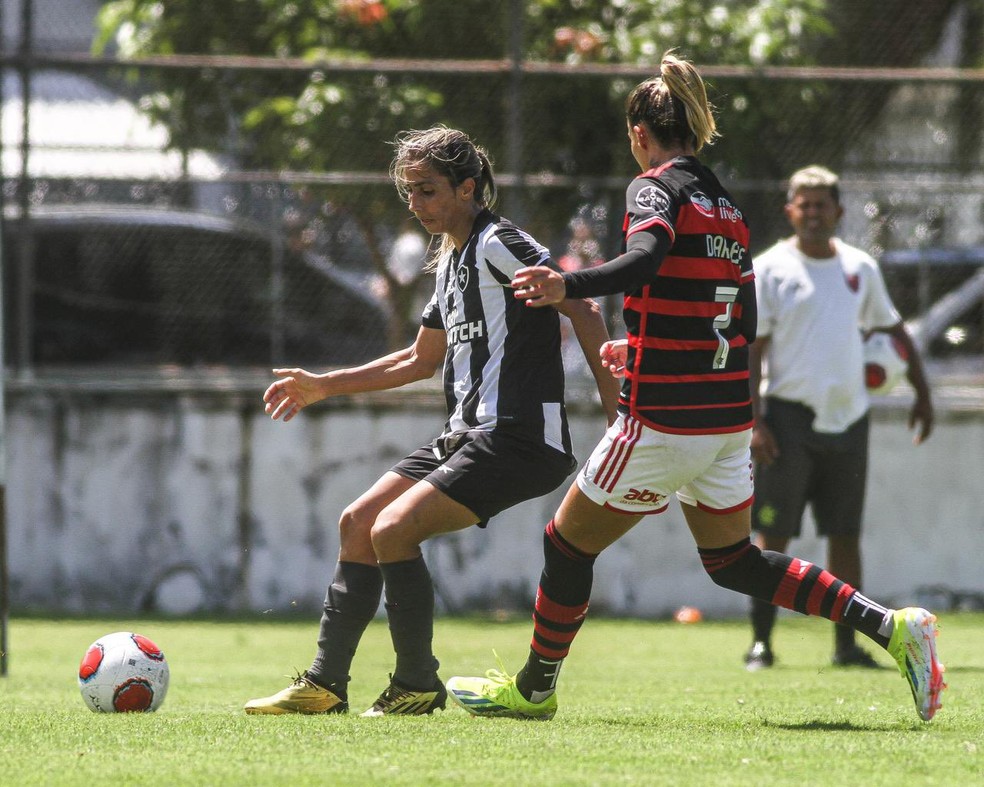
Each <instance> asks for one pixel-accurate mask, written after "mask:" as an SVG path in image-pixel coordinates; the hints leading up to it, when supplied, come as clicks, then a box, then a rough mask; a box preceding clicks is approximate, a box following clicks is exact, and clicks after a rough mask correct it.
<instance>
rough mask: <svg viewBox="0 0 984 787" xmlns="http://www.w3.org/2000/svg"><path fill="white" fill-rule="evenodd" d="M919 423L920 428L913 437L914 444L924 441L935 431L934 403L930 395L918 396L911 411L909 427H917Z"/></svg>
mask: <svg viewBox="0 0 984 787" xmlns="http://www.w3.org/2000/svg"><path fill="white" fill-rule="evenodd" d="M917 424H918V426H919V430H918V431H917V432H916V434H915V435H914V436H913V438H912V442H913V444H914V445H919V444H920V443H922V442H924V441H925V440H926V439H927V438H928V437H929V435H930V434H931V433H932V431H933V403H932V401H930V398H929V397H928V396H925V397H920V396H917V397H916V401H915V402H914V403H913V405H912V410H911V411H910V412H909V428H910V429H915V428H916V425H917Z"/></svg>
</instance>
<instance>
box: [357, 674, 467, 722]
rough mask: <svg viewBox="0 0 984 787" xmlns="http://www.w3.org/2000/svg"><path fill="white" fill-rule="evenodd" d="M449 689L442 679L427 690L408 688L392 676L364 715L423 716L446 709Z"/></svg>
mask: <svg viewBox="0 0 984 787" xmlns="http://www.w3.org/2000/svg"><path fill="white" fill-rule="evenodd" d="M447 701H448V690H447V689H446V688H444V684H443V683H441V681H440V680H437V682H436V683H435V684H434V686H433V688H431V689H429V690H427V691H417V690H415V689H407V688H404V687H403V686H401V685H400V684H398V683H397V682H396V681H395V680H393V677H392V676H390V685H389V686H387V687H386V689H385V690H384V691H383V693H382V694H380V695H379V697H378V698H377V700H376V701H375V702H374V703H373V704H372V707H371V708H369V710H367V711H366V712H365V713H363V714H362V715H363V716H391V715H392V716H423V715H424V714H427V713H433V712H434V711H436V710H444V706H445V705H446V704H447Z"/></svg>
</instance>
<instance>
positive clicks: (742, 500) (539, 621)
mask: <svg viewBox="0 0 984 787" xmlns="http://www.w3.org/2000/svg"><path fill="white" fill-rule="evenodd" d="M626 120H627V130H628V138H629V148H630V150H631V152H632V155H633V158H634V159H635V161H636V163H637V164H638V165H639V168H640V169H641V170H642V174H641V175H639V176H638V177H636V178H635V179H634V180H633V181H632V183H631V184H630V185H629V187H628V189H627V190H626V215H625V222H624V225H623V226H624V230H623V244H622V245H623V253H622V254H621V255H620V256H618V257H616V258H615V259H614V260H610V261H608V262H605V263H604V264H602V265H599V266H597V267H594V268H589V269H587V270H581V271H577V272H570V273H559V272H557V271H554V270H549V269H547V268H544V267H542V266H541V267H530V268H524V269H522V270H520V271H518V272H517V274H516V276H515V277H514V278H513V282H512V284H513V286H514V287H515V288H516V297H517V298H519V299H521V300H523V301H525V302H526V303H527V305H528V306H530V307H532V308H534V309H536V308H542V307H545V306H549V305H551V304H559V303H562V302H564V300H565V299H567V298H582V297H596V296H601V295H608V294H613V293H624V307H623V314H624V318H625V325H626V329H627V332H628V338H627V341H619V342H609V343H607V344H606V345H605V362H606V365H608V366H609V368H610V369H611V370H612V371H614V372H617V373H619V374H624V377H625V381H624V383H623V386H622V392H621V395H620V397H619V406H618V411H619V414H618V420H617V421H616V422H615V424H614V425H612V426H611V427H609V429H608V432H607V433H606V434H605V436H604V438H603V439H602V441H601V442H600V443H599V444H598V445H597V447H596V448H595V450H594V452H593V453H592V454H591V456H590V457H589V458H588V461H587V463H586V464H585V466H584V467H583V469H582V470H581V472H579V473H578V475H577V478H576V481H575V483H574V484H573V485H572V486H571V487H570V489H569V490H568V492H567V496H566V497H565V498H564V500H563V502H562V503H561V505H560V508H559V509H558V510H557V512H556V514H555V515H554V518H553V519H552V520H551V521H550V522H548V523H547V526H546V529H545V531H544V538H543V550H544V564H543V572H542V573H541V575H540V585H539V587H538V589H537V593H536V601H535V605H534V613H533V620H534V625H533V636H532V639H531V642H530V650H529V655H528V657H527V661H526V664H525V665H524V666H523V668H522V669H521V670H520V671H519V672H518V673H517V674H516V675H514V676H510V675H508V674H507V673H505V671H504V670H503V669H502V668H501V665H500V669H498V670H497V669H492V670H489V671H488V672H487V673H486V676H485V677H484V678H483V677H452V678H451V679H450V680H449V681H448V683H447V689H448V692H449V693H450V694H451V696H452V698H453V699H454V700H455V701H456V702H457V703H458V704H459V705H460V706H461V707H463V708H464V709H465V710H467V711H468V712H469V713H472V714H474V715H477V716H493V717H494V716H506V717H512V718H527V719H543V720H545V719H550V718H552V717H553V716H554V714H555V713H556V710H557V694H556V688H557V682H558V678H559V675H560V670H561V666H562V664H563V662H564V660H565V659H566V658H567V656H568V653H569V651H570V648H571V645H572V643H573V641H574V639H575V637H576V636H577V633H578V631H579V629H580V627H581V625H582V624H583V623H584V620H585V617H586V615H587V612H588V604H589V600H590V596H591V588H592V584H593V581H594V563H595V560H596V559H597V557H598V555H599V554H600V553H601V552H602V550H604V549H605V548H606V547H608V546H609V545H610V544H612V543H614V542H615V541H616V540H618V539H619V538H620V537H621V536H623V535H624V534H625V533H627V532H628V531H629V530H631V529H632V528H633V527H634V526H635V525H636V524H638V523H639V522H640V521H642V519H643V518H644V516H645V515H647V514H657V513H660V512H661V511H663V510H664V509H665V508H666V507H667V505H668V504H669V497H670V496H671V495H673V494H675V495H676V497H677V500H678V501H679V503H680V505H681V508H682V509H683V513H684V517H685V518H686V521H687V524H688V526H689V528H690V531H691V534H692V535H693V538H694V541H695V543H696V546H697V552H698V554H699V555H700V559H701V563H702V564H703V567H704V569H705V570H706V571H707V573H708V575H709V576H710V578H711V579H712V580H713V581H714V582H715V583H716V584H717V585H719V586H721V587H724V588H727V589H729V590H734V591H737V592H739V593H744V594H746V595H749V596H752V597H753V598H757V599H761V600H762V601H764V602H767V603H769V604H776V605H779V606H783V607H787V608H790V609H794V610H796V611H797V612H802V613H804V614H809V615H820V616H823V617H826V618H828V619H829V620H833V621H835V622H837V623H842V624H844V625H846V626H849V627H850V628H853V629H857V630H858V631H861V632H862V633H863V634H865V635H866V636H868V637H870V638H871V639H872V640H873V641H874V642H876V643H878V644H879V645H880V646H881V647H883V648H885V649H886V650H888V651H889V653H890V654H891V655H892V657H893V658H894V659H895V661H896V663H897V664H898V667H899V671H900V673H901V674H902V675H903V676H904V677H905V678H906V680H907V681H908V683H909V686H910V689H911V692H912V696H913V699H914V701H915V704H916V710H917V712H918V714H919V716H920V718H922V719H924V720H929V719H930V718H932V717H933V715H934V714H935V713H936V710H937V708H938V707H939V705H940V703H939V699H940V693H941V692H942V690H943V688H944V685H943V677H942V673H943V667H942V665H941V664H940V663H939V661H938V659H937V656H936V644H935V637H936V633H937V632H936V624H935V621H936V618H935V616H934V615H932V614H931V613H930V612H928V611H927V610H925V609H920V608H914V607H909V608H904V609H898V610H895V609H889V608H887V607H884V606H882V605H881V604H879V603H877V602H876V601H873V600H871V599H869V598H866V597H865V596H863V595H861V593H859V592H858V591H857V590H856V589H855V588H854V587H852V586H851V585H850V584H849V583H847V582H844V581H843V580H841V579H838V578H837V577H836V576H834V575H833V574H831V573H830V572H828V571H826V570H824V569H822V568H821V567H820V566H816V565H813V564H812V563H809V562H807V561H805V560H801V559H799V558H794V557H790V556H788V555H785V554H781V553H779V552H773V551H768V550H762V549H760V548H759V547H758V546H756V545H755V544H753V543H751V538H750V535H751V506H752V500H753V486H752V472H751V470H752V461H751V451H750V445H751V439H752V425H753V412H752V402H751V396H750V392H749V361H748V346H749V344H751V343H752V342H753V341H754V340H755V335H756V320H757V316H756V297H755V283H754V275H753V266H752V259H751V255H750V254H749V251H748V227H747V225H746V223H745V219H744V217H743V215H742V213H741V211H740V210H739V209H738V207H737V206H736V205H735V204H734V201H733V198H732V197H731V195H730V194H729V193H728V191H727V190H726V189H725V188H724V187H723V186H722V185H721V183H720V182H719V181H718V179H717V177H716V176H715V175H714V173H713V172H712V171H711V170H710V169H708V168H707V167H706V166H704V165H703V164H702V163H701V162H700V160H699V159H698V158H697V157H696V154H697V153H698V152H699V151H700V150H701V148H702V147H703V146H704V145H706V144H707V143H709V142H711V141H712V140H713V139H714V138H715V137H716V136H717V131H716V124H715V121H714V116H713V112H712V108H711V105H710V103H709V102H708V100H707V92H706V88H705V86H704V82H703V80H702V78H701V76H700V74H699V73H698V72H697V70H696V69H695V68H694V67H693V65H692V64H690V63H689V62H687V61H685V60H681V59H680V58H678V57H676V56H675V55H673V54H672V53H669V52H668V53H666V54H664V55H663V58H662V61H661V63H660V71H659V75H658V76H656V77H653V78H651V79H648V80H646V81H644V82H642V83H640V84H639V85H637V86H636V87H635V88H634V89H633V90H632V92H631V93H630V95H629V98H628V101H627V103H626ZM654 570H655V567H654ZM644 668H645V667H644V665H640V669H644ZM657 668H658V667H657ZM613 680H615V681H619V680H621V681H623V682H625V683H626V684H627V685H626V690H627V691H631V690H632V684H631V676H617V677H614V678H613ZM665 699H666V698H665V697H661V698H660V700H659V701H665Z"/></svg>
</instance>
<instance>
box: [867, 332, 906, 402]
mask: <svg viewBox="0 0 984 787" xmlns="http://www.w3.org/2000/svg"><path fill="white" fill-rule="evenodd" d="M908 370H909V354H908V352H906V349H905V346H904V345H903V344H902V343H901V342H900V341H899V340H898V339H896V338H895V337H894V336H891V335H889V334H887V333H883V332H880V331H879V332H875V333H872V334H871V335H870V336H868V338H867V339H865V341H864V384H865V386H867V388H868V393H873V394H887V393H889V392H890V391H891V390H892V389H893V388H894V387H895V386H896V385H898V384H899V383H900V382H902V380H904V379H905V375H906V372H907V371H908Z"/></svg>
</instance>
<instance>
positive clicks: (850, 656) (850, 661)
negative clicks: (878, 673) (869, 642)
mask: <svg viewBox="0 0 984 787" xmlns="http://www.w3.org/2000/svg"><path fill="white" fill-rule="evenodd" d="M831 661H832V662H833V665H834V666H835V667H862V668H864V669H881V664H879V663H878V662H877V661H875V659H874V657H873V656H872V655H871V654H870V653H868V651H866V650H864V649H863V648H859V647H858V646H857V645H852V646H851V647H850V648H845V649H844V650H838V651H835V652H834V657H833V659H831Z"/></svg>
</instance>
